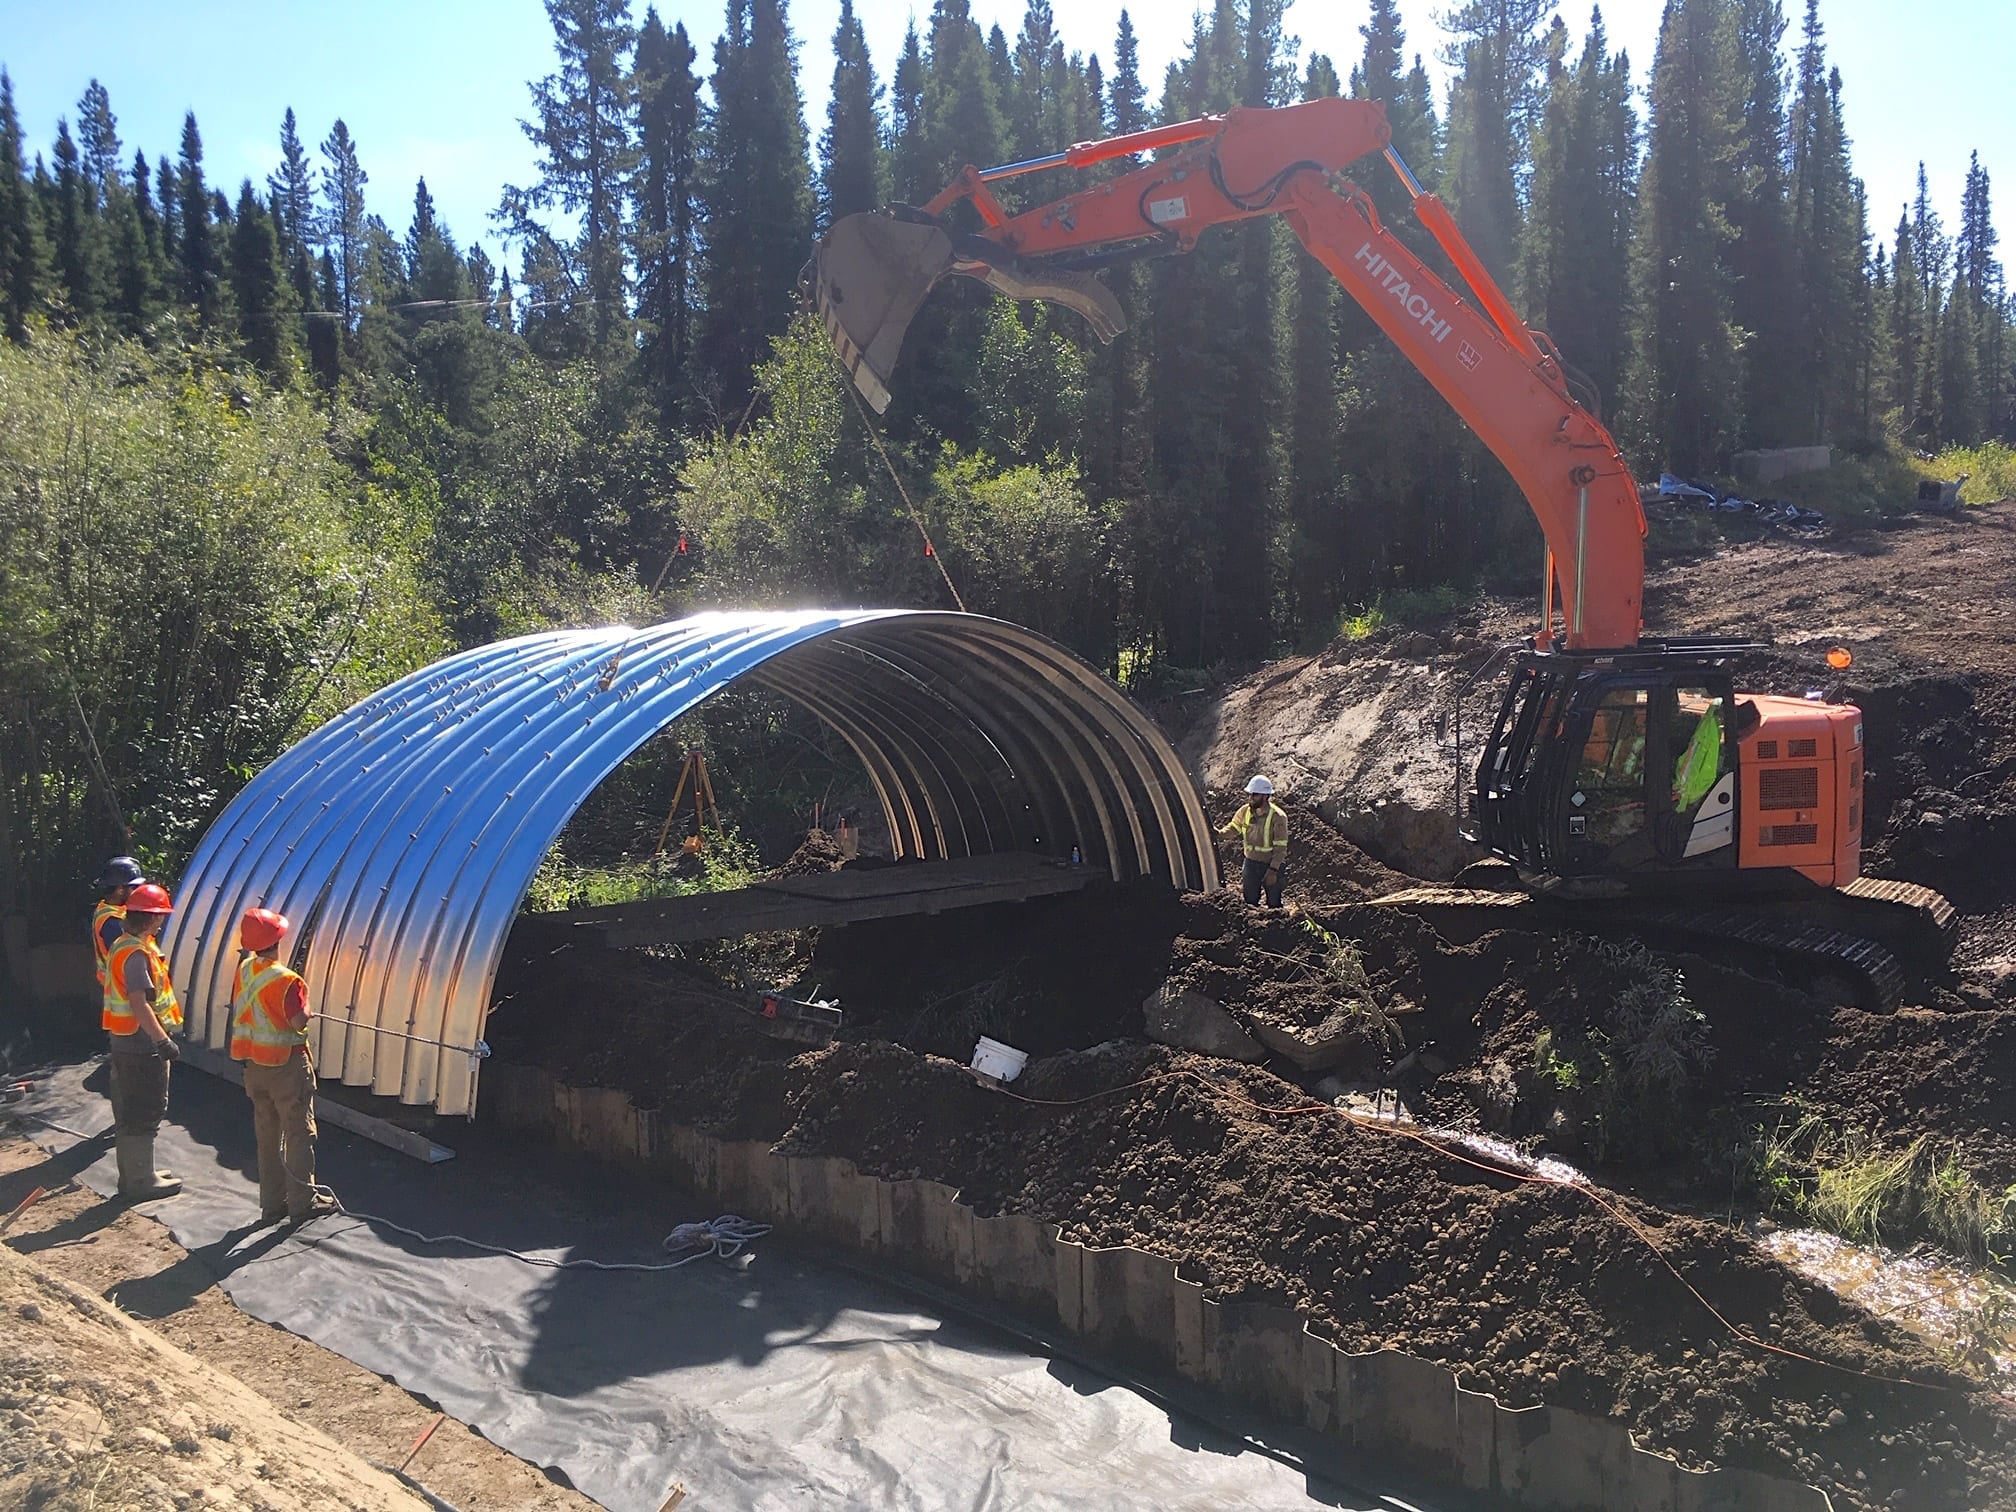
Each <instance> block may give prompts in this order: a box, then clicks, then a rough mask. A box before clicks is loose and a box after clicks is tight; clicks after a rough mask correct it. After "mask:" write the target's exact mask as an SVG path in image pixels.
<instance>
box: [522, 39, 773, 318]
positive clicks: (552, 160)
mask: <svg viewBox="0 0 2016 1512" xmlns="http://www.w3.org/2000/svg"><path fill="white" fill-rule="evenodd" d="M546 16H547V19H548V20H549V21H550V22H552V25H553V39H554V46H555V48H556V49H557V50H558V52H559V54H560V69H559V72H557V73H552V74H548V75H547V76H546V77H545V78H544V79H542V80H540V81H539V82H538V83H536V84H534V85H533V86H532V108H533V115H534V117H535V119H533V120H529V121H523V122H520V123H519V124H520V125H521V126H522V127H523V128H524V131H525V135H526V136H527V137H528V138H529V139H530V140H531V142H532V144H533V145H534V146H535V147H537V148H538V149H539V182H538V183H536V184H534V185H532V186H531V187H530V188H525V189H521V188H507V189H506V190H505V191H504V195H503V198H502V200H501V201H500V202H499V204H498V207H497V220H498V222H499V223H500V224H501V225H503V226H504V227H505V228H506V230H507V231H509V232H510V234H512V235H513V236H516V237H519V238H521V239H524V240H527V241H536V240H545V241H553V233H552V231H551V229H550V228H549V227H548V226H547V225H546V224H545V223H544V221H543V220H542V219H541V218H540V213H541V212H544V211H550V210H551V209H553V208H554V207H556V206H557V207H558V208H559V209H561V210H563V211H565V212H566V213H567V214H569V215H572V216H575V217H577V218H578V220H579V223H580V228H581V234H580V239H579V244H578V253H577V260H578V262H579V265H580V268H579V274H578V278H577V279H576V281H577V282H578V283H579V285H580V288H581V291H582V293H583V295H584V296H585V297H586V298H587V299H588V301H589V302H590V303H589V313H588V321H589V327H590V329H591V331H592V332H593V336H594V345H595V347H596V349H597V350H598V351H602V350H606V349H607V348H608V346H609V343H610V341H611V338H612V337H613V336H614V334H615V333H616V332H617V331H618V330H619V329H620V328H621V327H622V325H623V324H624V320H625V310H626V301H625V296H626V293H627V290H626V287H625V285H626V282H627V279H626V268H627V264H626V258H625V250H626V247H627V236H626V231H625V225H624V215H623V211H624V201H625V195H626V188H627V185H628V184H629V181H630V172H631V168H632V166H633V164H634V162H635V156H634V151H633V146H632V126H633V119H632V118H633V116H634V113H635V100H634V99H633V92H632V83H631V75H630V72H629V68H628V64H627V62H626V60H627V58H628V57H629V54H630V50H631V48H632V46H633V45H634V44H635V42H636V32H635V29H634V28H633V27H632V26H631V24H630V6H629V0H546ZM791 88H792V91H793V96H794V98H795V95H796V90H797V83H796V81H795V80H792V81H791ZM554 245H555V246H556V247H557V245H558V243H557V242H554Z"/></svg>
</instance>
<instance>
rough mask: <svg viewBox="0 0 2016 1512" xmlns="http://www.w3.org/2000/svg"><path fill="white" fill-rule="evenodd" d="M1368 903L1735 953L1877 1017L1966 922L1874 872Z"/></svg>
mask: <svg viewBox="0 0 2016 1512" xmlns="http://www.w3.org/2000/svg"><path fill="white" fill-rule="evenodd" d="M1491 880H1492V881H1498V880H1500V879H1499V878H1497V877H1495V876H1493V877H1492V878H1491ZM1370 906H1372V907H1377V908H1394V909H1399V910H1402V911H1404V912H1407V913H1411V914H1414V915H1415V916H1416V917H1418V918H1420V919H1422V920H1423V921H1425V922H1426V923H1428V924H1430V925H1432V926H1434V928H1435V929H1436V931H1437V932H1438V933H1440V934H1442V935H1444V936H1446V937H1448V938H1449V939H1451V940H1454V941H1456V942H1457V943H1459V944H1461V943H1467V942H1468V941H1470V940H1473V939H1475V938H1477V936H1479V935H1481V934H1484V933H1487V932H1489V931H1491V930H1494V929H1507V928H1543V929H1575V930H1580V931H1582V932H1585V933H1588V934H1596V935H1605V936H1613V937H1615V936H1624V937H1629V938H1634V939H1638V940H1642V941H1643V942H1644V943H1646V944H1648V945H1652V946H1654V947H1655V948H1660V949H1677V950H1690V951H1694V952H1696V953H1698V954H1701V955H1706V956H1709V957H1711V958H1712V957H1715V956H1731V955H1733V956H1734V957H1736V958H1737V959H1738V960H1739V961H1742V962H1745V963H1763V964H1765V965H1767V966H1769V967H1773V968H1776V969H1777V970H1779V971H1780V972H1781V973H1786V974H1790V975H1793V976H1794V977H1795V979H1801V980H1805V981H1812V980H1816V979H1824V978H1826V977H1829V976H1832V977H1836V978H1839V979H1841V980H1842V981H1843V983H1844V984H1845V985H1847V986H1848V987H1850V988H1851V990H1852V993H1853V996H1854V997H1855V999H1856V1001H1857V1003H1858V1005H1859V1006H1861V1007H1863V1008H1867V1009H1869V1010H1871V1011H1873V1012H1878V1013H1889V1012H1892V1011H1894V1010H1895V1009H1896V1008H1897V1007H1898V1005H1899V1004H1901V1003H1902V1002H1903V1001H1904V1000H1905V998H1906V996H1907V995H1908V994H1909V993H1910V991H1911V990H1912V988H1913V987H1914V985H1918V984H1921V983H1925V982H1930V981H1936V980H1938V979H1939V978H1940V977H1942V976H1943V975H1944V974H1945V971H1946V967H1947V963H1948V961H1949V960H1950V959H1951V957H1952V953H1953V947H1954V944H1955V942H1956V941H1957V939H1958V937H1959V924H1960V921H1959V916H1958V914H1957V913H1955V911H1954V909H1953V905H1952V904H1950V903H1948V902H1947V901H1946V899H1945V898H1943V897H1941V896H1940V895H1939V894H1938V893H1936V892H1933V891H1932V890H1931V889H1930V888H1925V887H1918V886H1915V885H1913V884H1911V883H1908V882H1880V881H1876V880H1873V879H1869V880H1865V881H1861V882H1856V883H1853V884H1851V885H1850V886H1848V887H1845V888H1840V889H1838V890H1836V891H1834V892H1831V893H1824V894H1819V895H1817V896H1814V897H1810V898H1801V899H1788V900H1760V901H1758V902H1757V903H1755V904H1752V905H1749V906H1744V907H1728V906H1724V907H1718V908H1692V907H1686V906H1682V905H1676V904H1671V903H1646V902H1643V901H1638V900H1632V899H1566V898H1555V897H1549V896H1547V895H1544V894H1535V893H1529V892H1524V891H1512V890H1508V889H1503V888H1499V889H1491V890H1485V889H1478V888H1464V887H1412V888H1407V889H1406V890H1404V891H1401V892H1395V893H1388V894H1386V895H1385V896H1384V897H1380V898H1374V899H1372V900H1371V904H1370Z"/></svg>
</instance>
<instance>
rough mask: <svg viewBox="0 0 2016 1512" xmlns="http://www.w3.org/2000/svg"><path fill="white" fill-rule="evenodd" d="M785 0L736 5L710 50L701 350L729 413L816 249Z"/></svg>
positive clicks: (785, 316) (745, 391)
mask: <svg viewBox="0 0 2016 1512" xmlns="http://www.w3.org/2000/svg"><path fill="white" fill-rule="evenodd" d="M795 51H796V44H795V43H794V42H793V40H792V37H791V27H790V23H789V21H788V20H787V19H786V17H785V10H784V0H729V3H728V25H727V29H726V31H725V32H723V34H722V36H721V39H720V41H719V42H718V43H717V44H716V45H715V49H714V81H713V83H714V121H713V129H712V131H711V132H710V134H709V137H708V151H707V155H706V159H705V168H704V171H703V174H702V184H703V188H702V198H703V203H704V204H705V206H706V211H707V219H706V223H705V224H706V235H707V258H706V279H705V286H706V315H705V317H704V320H703V327H702V336H701V350H702V353H703V356H704V358H705V362H706V366H707V371H708V373H709V375H710V377H711V380H712V383H713V385H714V388H715V392H716V394H717V396H718V397H719V399H720V401H721V402H722V405H723V410H724V412H725V411H727V410H734V411H736V412H739V411H740V410H741V409H742V408H743V406H744V404H745V402H746V401H747V399H748V397H749V386H750V382H751V379H752V377H753V375H754V373H755V369H756V364H757V362H758V361H759V360H760V359H761V358H762V356H763V353H764V350H765V348H766V346H767V344H768V342H769V341H770V339H771V338H772V337H773V336H776V335H778V334H779V333H780V332H782V331H783V330H784V328H785V326H786V325H788V324H789V323H790V319H791V310H792V307H793V303H794V301H795V300H796V298H797V292H796V291H797V277H798V270H799V269H800V268H801V267H802V266H803V265H804V262H805V257H806V254H807V253H808V252H809V251H810V250H811V245H812V222H813V214H814V206H813V195H812V163H811V159H810V157H809V156H808V154H807V151H806V141H805V104H804V99H803V97H802V96H801V95H800V94H799V92H798V78H797V73H796V71H795V69H794V68H793V65H792V59H793V56H794V54H795Z"/></svg>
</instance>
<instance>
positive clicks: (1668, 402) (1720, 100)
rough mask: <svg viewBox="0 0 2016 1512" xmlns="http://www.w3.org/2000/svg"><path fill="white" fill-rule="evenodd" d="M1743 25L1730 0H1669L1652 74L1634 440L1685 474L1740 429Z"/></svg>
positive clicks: (1717, 453)
mask: <svg viewBox="0 0 2016 1512" xmlns="http://www.w3.org/2000/svg"><path fill="white" fill-rule="evenodd" d="M1736 20H1737V15H1736V10H1735V6H1734V4H1733V3H1732V0H1671V3H1669V4H1668V5H1667V7H1666V16H1665V25H1664V26H1663V27H1662V29H1661V30H1660V34H1659V50H1658V56H1657V58H1656V60H1655V61H1654V63H1653V70H1652V94H1651V128H1650V134H1649V146H1648V150H1647V155H1646V162H1645V174H1644V178H1643V180H1642V182H1641V184H1640V186H1639V196H1640V206H1641V216H1640V222H1639V224H1640V228H1641V229H1640V234H1639V237H1638V244H1637V249H1636V255H1635V269H1634V281H1635V285H1636V303H1637V320H1638V330H1637V336H1636V340H1635V342H1634V355H1633V361H1634V372H1633V374H1632V377H1631V379H1630V381H1629V383H1628V384H1627V395H1628V399H1629V408H1630V412H1631V420H1632V424H1631V427H1630V438H1631V442H1632V444H1633V445H1634V446H1635V449H1636V451H1637V453H1638V456H1639V458H1640V460H1641V462H1647V463H1656V464H1664V463H1668V462H1670V464H1671V465H1672V466H1674V467H1676V468H1678V469H1679V470H1681V471H1682V472H1696V471H1706V470H1708V469H1709V468H1712V467H1715V466H1717V465H1719V464H1720V463H1721V462H1722V461H1723V460H1724V459H1725V457H1726V455H1727V453H1728V451H1729V449H1730V447H1731V445H1732V444H1733V442H1734V441H1735V440H1736V438H1737V435H1738V432H1739V429H1740V426H1741V423H1742V396H1743V353H1742V344H1741V334H1740V330H1739V328H1738V327H1737V325H1736V323H1735V278H1734V276H1733V274H1732V273H1731V271H1730V268H1729V265H1728V249H1729V242H1730V238H1731V235H1732V232H1731V230H1730V226H1729V218H1728V213H1727V206H1728V204H1729V201H1730V199H1731V197H1732V195H1733V194H1734V193H1735V188H1736V180H1735V166H1736V147H1737V142H1738V137H1739V132H1740V130H1741V126H1742V110H1743V98H1742V96H1743V82H1744V80H1743V62H1742V55H1741V53H1740V51H1739V49H1738V40H1737V30H1736Z"/></svg>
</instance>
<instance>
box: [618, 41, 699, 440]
mask: <svg viewBox="0 0 2016 1512" xmlns="http://www.w3.org/2000/svg"><path fill="white" fill-rule="evenodd" d="M697 56H698V55H697V54H696V53H695V51H694V48H693V42H692V39H691V38H689V37H688V36H687V35H686V27H685V25H684V23H680V24H679V25H677V26H675V27H674V28H673V29H672V32H671V34H670V35H669V36H668V35H667V34H666V31H665V27H664V24H663V23H662V22H661V21H659V19H658V12H657V11H656V10H655V9H653V10H647V11H646V12H645V14H644V27H643V30H642V31H641V32H639V33H638V37H637V148H638V161H637V175H636V181H635V184H634V191H633V192H634V194H635V197H636V213H635V220H634V223H633V235H634V238H635V243H636V257H637V313H638V315H639V317H640V318H641V319H642V321H643V323H644V350H643V361H644V367H645V372H646V374H647V376H648V381H649V382H650V385H651V388H652V391H653V393H654V394H655V396H656V399H657V403H658V411H659V415H660V417H661V418H662V419H663V420H664V422H665V423H666V424H667V425H668V426H670V425H673V424H675V423H677V422H678V421H679V420H680V419H681V418H682V417H683V416H684V414H685V412H686V407H687V404H688V402H689V400H690V398H691V388H692V385H691V383H690V381H689V373H688V359H689V356H690V354H691V351H692V340H693V322H694V315H695V311H694V298H695V285H694V262H695V254H696V251H697V248H696V245H695V231H694V214H695V210H696V207H697V203H698V197H699V192H700V184H699V173H700V80H699V77H698V75H696V74H695V73H694V72H693V64H694V62H695V61H696V58H697Z"/></svg>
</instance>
